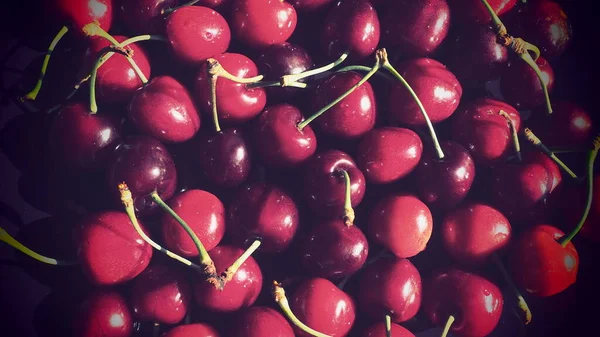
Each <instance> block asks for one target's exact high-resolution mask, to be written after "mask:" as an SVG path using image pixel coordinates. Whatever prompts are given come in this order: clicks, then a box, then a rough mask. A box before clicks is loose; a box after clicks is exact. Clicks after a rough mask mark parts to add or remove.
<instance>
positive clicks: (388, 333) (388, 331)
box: [385, 315, 392, 337]
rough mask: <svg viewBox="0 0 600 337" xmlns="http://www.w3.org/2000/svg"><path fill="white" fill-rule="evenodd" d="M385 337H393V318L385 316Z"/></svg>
mask: <svg viewBox="0 0 600 337" xmlns="http://www.w3.org/2000/svg"><path fill="white" fill-rule="evenodd" d="M385 337H392V317H390V315H385Z"/></svg>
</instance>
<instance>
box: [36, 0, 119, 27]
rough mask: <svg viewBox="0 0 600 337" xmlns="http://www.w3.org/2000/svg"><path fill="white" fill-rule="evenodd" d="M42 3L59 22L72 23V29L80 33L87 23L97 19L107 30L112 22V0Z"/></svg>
mask: <svg viewBox="0 0 600 337" xmlns="http://www.w3.org/2000/svg"><path fill="white" fill-rule="evenodd" d="M42 4H43V5H44V6H45V8H46V10H47V11H48V13H49V14H50V15H53V16H55V17H56V19H57V20H58V21H59V22H60V23H61V24H68V25H72V26H73V27H72V28H73V31H74V32H76V33H78V34H81V35H83V31H82V28H83V26H85V25H87V24H88V23H92V22H95V21H97V22H98V23H99V24H100V27H102V29H104V30H106V31H108V30H110V28H111V25H112V22H113V5H112V4H113V2H112V0H78V1H73V0H50V1H43V2H42Z"/></svg>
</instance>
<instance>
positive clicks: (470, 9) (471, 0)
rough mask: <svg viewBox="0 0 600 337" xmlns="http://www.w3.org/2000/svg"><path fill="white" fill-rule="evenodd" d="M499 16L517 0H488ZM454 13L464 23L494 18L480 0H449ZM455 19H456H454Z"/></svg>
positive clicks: (507, 10) (511, 7) (486, 20)
mask: <svg viewBox="0 0 600 337" xmlns="http://www.w3.org/2000/svg"><path fill="white" fill-rule="evenodd" d="M487 2H488V3H489V5H490V6H491V7H492V9H493V10H494V12H495V13H496V14H498V16H500V15H502V14H505V13H507V12H509V11H510V10H511V9H513V8H514V7H515V5H516V4H517V0H487ZM448 5H450V10H451V12H452V15H453V16H455V15H456V22H457V23H461V24H462V25H472V24H473V23H489V22H490V21H491V20H492V18H491V17H490V14H489V13H488V11H487V10H486V8H485V6H484V5H483V3H481V1H480V0H448ZM453 20H454V19H453Z"/></svg>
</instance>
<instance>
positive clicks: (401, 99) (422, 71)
mask: <svg viewBox="0 0 600 337" xmlns="http://www.w3.org/2000/svg"><path fill="white" fill-rule="evenodd" d="M396 69H397V70H398V72H399V73H400V74H401V75H402V76H403V77H404V79H405V80H406V81H407V82H408V83H409V84H410V86H411V87H412V89H413V90H414V92H415V93H416V94H417V96H418V97H419V99H420V100H421V103H423V107H424V108H425V111H427V114H428V115H429V118H430V119H431V122H432V123H439V122H441V121H443V120H445V119H446V118H448V117H450V115H452V113H453V112H454V110H456V108H457V107H458V104H459V102H460V98H461V96H462V86H461V85H460V83H459V82H458V80H457V79H456V76H454V74H452V73H451V72H450V71H449V70H448V69H447V68H446V66H444V65H443V64H441V63H440V62H438V61H436V60H434V59H430V58H418V59H412V60H409V61H406V62H404V63H401V64H400V65H398V67H396ZM388 104H389V109H390V111H389V116H388V117H389V119H390V121H391V122H392V123H400V124H407V125H411V126H424V125H425V119H424V118H423V114H422V113H421V110H420V109H419V107H418V105H417V103H416V102H415V100H414V99H413V98H412V96H411V95H410V93H409V92H408V90H406V88H405V87H404V86H403V85H402V84H401V83H399V82H397V83H395V84H393V85H392V86H391V88H390V93H389V96H388Z"/></svg>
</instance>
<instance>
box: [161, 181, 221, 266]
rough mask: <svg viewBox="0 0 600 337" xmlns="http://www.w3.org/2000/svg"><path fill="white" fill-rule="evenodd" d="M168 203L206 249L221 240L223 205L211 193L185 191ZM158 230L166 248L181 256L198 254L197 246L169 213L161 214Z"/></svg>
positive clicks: (209, 248)
mask: <svg viewBox="0 0 600 337" xmlns="http://www.w3.org/2000/svg"><path fill="white" fill-rule="evenodd" d="M168 205H169V207H171V209H172V210H173V211H174V212H175V213H177V215H179V216H180V217H181V218H182V219H183V220H184V221H185V222H186V223H187V224H188V226H189V227H190V228H191V229H192V231H194V233H196V235H197V236H198V239H200V242H202V245H203V246H204V248H206V250H207V251H210V250H211V249H213V248H215V247H216V246H217V245H218V244H219V242H221V239H222V238H223V235H225V207H224V206H223V203H222V202H221V200H219V198H217V197H216V196H215V195H214V194H212V193H210V192H207V191H203V190H197V189H192V190H187V191H185V192H182V193H180V194H177V195H175V196H173V197H172V198H171V199H169V202H168ZM161 229H162V237H163V240H164V243H165V246H166V247H167V248H168V249H169V250H171V251H173V252H175V253H176V254H179V255H183V256H188V257H192V256H198V254H199V252H198V249H197V248H196V245H195V244H194V242H193V241H192V239H191V238H190V236H189V234H188V233H187V232H186V230H185V229H184V228H183V227H182V226H181V225H180V224H179V223H178V222H177V221H176V220H175V219H174V218H173V217H172V216H171V215H170V214H166V213H165V214H164V215H163V218H162V221H161Z"/></svg>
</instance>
